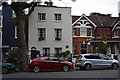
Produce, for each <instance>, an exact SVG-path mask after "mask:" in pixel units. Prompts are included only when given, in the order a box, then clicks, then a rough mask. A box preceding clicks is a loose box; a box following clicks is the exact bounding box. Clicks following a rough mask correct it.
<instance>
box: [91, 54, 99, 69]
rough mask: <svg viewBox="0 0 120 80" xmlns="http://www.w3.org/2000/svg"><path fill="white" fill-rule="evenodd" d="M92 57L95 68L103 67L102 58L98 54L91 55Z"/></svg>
mask: <svg viewBox="0 0 120 80" xmlns="http://www.w3.org/2000/svg"><path fill="white" fill-rule="evenodd" d="M91 59H92V61H91V62H92V64H93V68H95V69H100V68H101V59H100V57H99V55H98V54H94V55H91Z"/></svg>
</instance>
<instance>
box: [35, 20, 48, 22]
mask: <svg viewBox="0 0 120 80" xmlns="http://www.w3.org/2000/svg"><path fill="white" fill-rule="evenodd" d="M37 22H46V20H37Z"/></svg>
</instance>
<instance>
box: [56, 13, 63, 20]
mask: <svg viewBox="0 0 120 80" xmlns="http://www.w3.org/2000/svg"><path fill="white" fill-rule="evenodd" d="M54 21H58V22H61V21H62V14H60V13H55V14H54Z"/></svg>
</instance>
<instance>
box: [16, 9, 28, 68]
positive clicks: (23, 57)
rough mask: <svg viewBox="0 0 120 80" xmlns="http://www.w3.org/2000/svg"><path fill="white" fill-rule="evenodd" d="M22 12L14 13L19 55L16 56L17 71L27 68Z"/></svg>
mask: <svg viewBox="0 0 120 80" xmlns="http://www.w3.org/2000/svg"><path fill="white" fill-rule="evenodd" d="M22 13H23V12H22V11H21V12H18V13H16V15H17V18H16V21H17V24H16V25H17V31H18V48H19V55H18V58H19V59H18V62H19V69H20V70H26V68H27V47H26V39H25V27H24V26H25V18H24V16H23V14H22Z"/></svg>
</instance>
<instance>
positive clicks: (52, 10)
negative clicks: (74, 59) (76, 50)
mask: <svg viewBox="0 0 120 80" xmlns="http://www.w3.org/2000/svg"><path fill="white" fill-rule="evenodd" d="M38 13H45V15H46V17H45V20H42V21H39V20H38ZM54 14H61V21H55V19H54ZM38 28H45V40H42V41H39V40H38ZM28 29H29V33H28V34H29V37H28V47H29V50H31V48H32V47H36V48H37V50H39V51H40V54H42V55H43V53H44V51H43V48H49V49H50V55H54V54H55V48H62V52H64V51H66V50H69V51H70V52H71V53H72V16H71V8H68V7H35V10H34V11H33V13H32V14H31V15H30V17H29V28H28ZM55 29H61V32H62V34H61V35H62V38H61V40H59V41H57V40H55V31H54V30H55ZM66 45H68V46H69V47H68V46H67V47H68V48H66Z"/></svg>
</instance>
